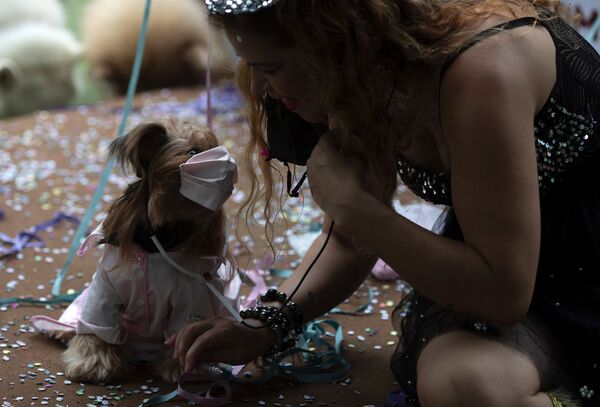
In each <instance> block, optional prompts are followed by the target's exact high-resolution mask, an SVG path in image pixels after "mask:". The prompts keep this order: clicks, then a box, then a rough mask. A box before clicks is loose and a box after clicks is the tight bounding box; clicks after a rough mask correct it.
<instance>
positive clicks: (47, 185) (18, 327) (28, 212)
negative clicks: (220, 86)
mask: <svg viewBox="0 0 600 407" xmlns="http://www.w3.org/2000/svg"><path fill="white" fill-rule="evenodd" d="M199 94H200V89H186V90H173V91H161V92H154V93H147V94H142V95H139V96H138V97H137V99H136V107H137V109H136V112H135V115H134V117H132V119H144V120H146V119H152V118H156V117H164V116H167V115H169V114H175V113H173V112H175V111H176V112H177V114H178V115H183V116H185V115H186V114H188V115H192V116H193V115H194V111H193V109H192V110H191V111H190V112H188V113H185V112H184V113H182V110H185V109H181V108H180V107H181V106H188V107H187V108H188V109H189V106H190V105H189V102H190V101H194V100H196V99H197V98H198V95H199ZM185 103H188V105H185ZM121 105H122V101H120V100H116V101H113V102H109V103H103V104H99V105H95V106H86V107H73V108H68V109H65V110H55V111H50V112H39V113H35V114H32V115H29V116H26V117H21V118H16V119H11V120H5V121H0V170H1V171H2V172H3V173H2V174H0V208H1V209H2V210H3V211H4V219H3V220H0V232H1V233H3V234H6V235H9V236H15V235H16V234H17V233H18V232H20V231H23V230H25V229H27V228H29V227H31V226H34V225H37V224H39V223H41V222H43V221H47V220H49V219H51V218H52V217H53V216H54V214H55V213H56V212H58V211H63V212H65V213H67V214H70V215H73V216H76V217H78V218H81V217H82V215H83V211H84V210H85V209H86V208H87V205H88V203H89V201H90V199H91V196H92V193H93V190H94V187H95V185H96V183H97V182H98V180H99V174H100V172H101V170H102V167H103V164H104V154H105V148H106V145H107V143H108V141H110V140H111V139H112V138H114V137H115V135H116V128H117V126H118V124H119V121H120V117H121V116H120V112H119V107H120V106H121ZM157 106H162V107H161V108H157ZM165 106H166V107H165ZM169 106H170V107H169ZM177 106H180V107H177ZM169 109H171V110H169ZM173 109H174V110H173ZM197 118H199V119H200V120H204V119H203V117H202V115H201V114H198V115H197ZM130 123H131V121H130ZM242 128H243V125H242V123H241V121H240V113H239V112H237V113H236V114H232V113H221V114H217V115H216V117H215V130H216V132H217V134H218V135H219V136H220V137H221V141H222V142H224V143H225V144H226V145H227V147H228V148H230V149H232V150H233V151H234V152H235V151H236V150H237V148H238V146H240V145H242V144H243V137H244V132H243V130H241V129H242ZM239 187H240V189H241V190H243V189H244V185H243V182H242V183H241V185H240V186H239ZM119 190H120V186H119V184H118V183H109V186H108V188H107V190H106V192H105V194H104V199H103V202H102V204H101V205H100V206H101V207H100V208H98V211H97V214H99V213H101V212H102V210H104V209H106V207H107V206H106V205H107V202H110V200H111V199H112V198H114V197H115V196H116V194H118V192H119ZM406 199H410V198H406ZM228 205H229V207H228V209H229V210H230V211H235V209H236V205H237V203H236V202H233V201H230V203H228ZM97 220H98V219H96V220H95V221H93V222H92V223H93V224H96V223H97ZM74 231H75V226H74V225H73V224H70V223H62V224H60V225H58V226H57V227H56V228H54V229H52V230H49V231H45V232H41V233H40V236H41V237H42V238H43V240H44V242H45V247H43V248H26V249H25V250H23V251H22V252H21V253H20V254H19V255H17V256H11V257H4V258H2V259H0V297H15V296H31V297H34V298H40V297H48V296H49V295H50V292H51V287H52V281H53V279H54V277H55V273H56V271H57V270H59V269H60V268H61V267H62V266H63V264H64V261H65V258H66V252H67V250H68V248H69V247H70V245H71V239H72V235H73V234H74ZM259 247H260V243H259V244H257V246H256V249H255V252H254V253H255V254H256V253H262V252H261V250H262V249H258V248H259ZM90 252H91V253H89V254H88V255H86V256H84V257H83V258H76V259H75V260H74V262H73V264H72V266H71V269H70V272H69V274H68V275H67V278H66V279H65V281H64V283H63V286H62V290H63V292H66V291H67V290H69V289H73V290H80V289H82V288H83V287H84V284H85V283H86V282H87V281H89V280H90V278H91V276H92V273H93V272H94V269H95V263H96V260H97V255H98V253H97V252H95V250H91V251H90ZM284 253H290V254H289V256H287V255H286V256H287V257H286V256H284V257H283V258H282V260H281V262H280V263H281V267H285V266H289V264H290V263H291V262H293V261H294V260H296V258H295V257H294V255H293V253H291V252H288V251H284ZM279 281H281V280H278V279H277V278H274V279H273V280H272V281H271V283H275V284H276V283H278V282H279ZM398 284H399V283H397V282H381V281H376V280H375V279H373V278H371V279H369V280H368V281H367V282H366V284H365V286H364V287H362V288H361V289H360V290H359V291H358V292H357V294H356V295H355V296H353V297H352V298H351V299H350V301H349V303H348V304H344V305H343V307H344V308H345V309H352V308H353V307H355V306H357V305H358V304H360V303H363V302H364V301H365V298H366V292H367V287H372V288H373V289H374V290H375V293H376V296H375V298H374V300H373V304H372V307H373V312H372V313H371V314H370V315H364V316H340V315H337V316H333V315H332V316H330V317H331V318H332V319H335V320H337V321H339V322H341V324H342V326H343V328H344V341H343V348H344V355H345V357H346V358H347V360H348V361H349V362H350V363H351V364H352V369H351V371H350V373H349V375H348V378H347V379H346V380H345V381H342V382H339V383H327V384H290V383H287V382H285V381H283V380H275V381H273V382H271V383H269V384H266V385H263V386H253V387H242V386H239V385H236V386H235V387H234V393H233V394H234V395H233V403H232V405H235V406H257V405H267V406H274V405H281V406H286V405H291V406H299V405H315V406H325V405H330V406H331V405H335V406H365V405H373V406H382V405H383V404H384V402H385V401H386V400H387V396H388V392H390V391H393V390H396V389H397V385H396V384H395V383H394V378H393V376H392V374H391V372H390V370H389V358H390V356H391V353H392V351H393V349H394V348H395V345H396V343H397V338H396V337H395V336H394V335H393V332H392V326H391V323H390V321H389V320H386V319H385V315H386V311H387V312H388V313H389V312H391V311H392V309H393V304H396V303H397V302H398V301H399V300H400V298H401V295H402V292H401V290H400V286H399V285H398ZM248 290H249V288H248V287H246V288H244V290H243V292H244V293H247V292H248ZM62 309H63V308H62V307H48V306H46V307H43V306H31V305H19V306H16V305H8V306H3V307H1V308H0V353H2V360H0V402H3V403H4V404H2V406H11V405H14V406H26V405H27V406H28V405H50V406H86V405H102V404H103V401H102V400H104V403H105V405H106V404H108V405H116V406H137V405H138V404H139V403H140V402H141V401H142V400H143V399H145V398H150V397H153V396H157V395H160V394H164V393H168V392H170V391H171V390H173V388H174V387H173V385H172V384H169V383H163V382H160V381H158V380H157V379H153V378H152V377H150V376H149V374H148V373H147V371H145V369H138V370H137V371H136V373H135V374H134V375H132V376H131V377H130V378H129V379H128V380H126V381H124V382H122V383H115V384H113V385H112V386H108V385H103V386H101V385H91V384H85V385H84V384H79V383H76V382H73V383H70V382H69V381H68V380H66V378H65V377H64V376H63V375H61V372H62V365H61V361H60V359H59V355H60V353H61V351H62V350H63V348H62V347H61V345H60V344H58V343H56V342H53V341H51V340H48V339H46V338H45V337H43V336H41V335H40V334H38V333H35V332H34V331H33V328H32V326H31V324H30V323H29V317H30V316H31V315H35V314H45V315H49V316H52V317H56V318H57V317H58V316H59V315H60V313H61V310H62ZM351 331H353V335H350V334H349V333H352V332H351ZM136 393H137V394H136ZM263 402H264V404H263ZM277 403H279V404H277ZM165 405H171V406H173V405H187V402H186V401H184V400H182V399H177V400H176V401H174V402H169V403H167V404H165Z"/></svg>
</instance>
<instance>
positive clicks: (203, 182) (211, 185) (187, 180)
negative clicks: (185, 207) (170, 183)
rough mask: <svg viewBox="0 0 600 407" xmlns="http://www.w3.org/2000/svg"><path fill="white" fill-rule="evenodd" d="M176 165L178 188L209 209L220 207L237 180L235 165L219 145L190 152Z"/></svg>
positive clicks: (224, 149) (213, 209)
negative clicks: (178, 179) (178, 175)
mask: <svg viewBox="0 0 600 407" xmlns="http://www.w3.org/2000/svg"><path fill="white" fill-rule="evenodd" d="M179 168H180V169H181V188H180V189H179V192H180V193H181V194H182V195H183V196H185V197H186V198H188V199H190V200H192V201H194V202H196V203H197V204H199V205H202V206H204V207H205V208H208V209H210V210H212V211H217V210H219V209H221V207H222V206H223V204H224V203H225V201H227V199H229V197H230V196H231V193H232V192H233V185H234V184H235V183H236V182H237V165H236V164H235V161H234V160H233V157H231V155H230V154H229V152H228V151H227V149H226V148H225V147H222V146H219V147H215V148H211V149H210V150H206V151H203V152H201V153H198V154H196V155H194V156H193V157H191V158H190V159H189V160H187V161H186V162H185V163H183V164H181V165H180V166H179Z"/></svg>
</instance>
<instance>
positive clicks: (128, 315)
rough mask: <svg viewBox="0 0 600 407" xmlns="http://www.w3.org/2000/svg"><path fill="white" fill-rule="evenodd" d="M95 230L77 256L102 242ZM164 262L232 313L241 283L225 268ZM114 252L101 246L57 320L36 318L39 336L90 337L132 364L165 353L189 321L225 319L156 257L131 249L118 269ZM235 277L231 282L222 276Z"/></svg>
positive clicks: (205, 261) (214, 260) (205, 262)
mask: <svg viewBox="0 0 600 407" xmlns="http://www.w3.org/2000/svg"><path fill="white" fill-rule="evenodd" d="M103 237H104V236H103V234H102V229H101V226H99V227H98V228H96V230H94V232H92V233H91V234H90V236H89V237H88V238H87V239H86V241H85V242H84V243H83V245H82V246H81V248H80V250H79V254H80V255H83V254H84V253H85V252H86V251H87V249H88V248H89V246H90V245H91V244H93V243H96V242H97V241H99V240H101V239H102V238H103ZM168 254H169V256H170V257H171V258H172V259H173V260H175V261H177V262H178V263H179V264H180V265H181V266H183V267H185V268H186V269H187V270H188V271H190V272H192V273H194V274H196V273H197V275H198V276H203V277H204V278H205V279H206V280H209V281H210V282H211V283H212V284H213V286H215V287H216V288H217V289H218V290H219V291H220V292H221V293H222V294H223V295H224V296H225V298H227V300H228V301H230V302H231V304H232V306H233V307H234V308H235V309H237V308H238V304H237V298H238V294H239V289H240V286H241V280H240V279H239V277H238V276H237V275H235V274H234V273H232V272H231V266H230V265H229V264H227V263H224V262H223V259H222V258H218V257H203V258H195V259H189V258H188V259H185V258H184V257H183V256H181V255H180V254H178V253H177V252H169V253H168ZM118 257H119V248H118V247H117V246H114V245H111V244H105V245H104V252H103V254H102V257H101V259H100V261H99V262H98V266H97V268H96V272H95V273H94V276H93V278H92V282H91V283H90V285H89V287H88V288H86V289H85V290H84V291H83V292H82V293H81V294H80V295H79V296H78V297H77V298H76V299H75V301H74V302H73V303H71V304H70V305H69V307H68V308H67V309H66V310H65V311H64V313H63V314H62V315H61V317H60V318H59V319H58V320H55V319H52V318H49V317H47V316H42V315H37V316H33V317H32V318H31V322H32V323H33V325H34V326H35V327H36V328H37V329H38V330H40V331H49V330H61V331H71V330H75V331H76V332H77V333H78V334H93V335H96V336H98V337H99V338H101V339H102V340H104V341H105V342H107V343H111V344H116V345H124V346H125V347H126V348H127V349H129V350H130V351H131V352H132V354H133V355H134V358H135V359H136V360H140V361H141V360H144V361H152V360H154V359H156V358H157V357H158V356H159V353H160V352H161V351H163V350H165V349H166V348H167V346H166V345H165V344H164V341H165V339H166V338H168V337H169V336H170V335H171V334H173V333H175V332H177V331H178V330H179V329H180V328H181V327H182V326H183V325H184V323H185V321H186V320H188V319H190V318H198V317H205V318H211V317H214V316H218V315H229V312H228V311H227V310H226V308H225V306H224V305H223V304H222V303H221V302H220V301H219V300H218V299H217V298H216V297H215V295H214V294H213V293H211V291H210V290H209V289H208V287H207V285H206V283H204V282H203V281H202V280H201V279H196V278H192V277H190V276H187V275H185V274H183V273H182V272H180V271H178V270H177V269H176V268H175V267H173V266H172V265H171V264H169V263H168V262H167V260H166V259H165V258H164V257H163V256H162V255H161V254H160V253H148V252H146V251H144V250H142V249H141V248H140V247H136V248H135V249H134V252H133V254H132V256H131V258H130V260H129V261H128V262H127V263H126V264H121V265H120V266H119V267H117V268H115V265H117V263H118ZM228 275H229V276H230V275H235V277H234V278H233V279H231V281H229V280H227V276H228Z"/></svg>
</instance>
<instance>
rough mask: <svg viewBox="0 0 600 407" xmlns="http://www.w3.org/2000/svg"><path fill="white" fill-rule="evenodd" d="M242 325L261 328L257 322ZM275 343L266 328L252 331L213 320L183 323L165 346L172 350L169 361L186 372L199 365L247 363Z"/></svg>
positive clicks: (273, 337)
mask: <svg viewBox="0 0 600 407" xmlns="http://www.w3.org/2000/svg"><path fill="white" fill-rule="evenodd" d="M245 321H246V323H248V324H253V325H256V326H259V325H262V324H261V323H260V322H259V321H253V320H245ZM276 340H277V338H276V335H275V333H274V332H273V330H271V329H270V328H268V327H265V328H259V329H253V328H249V327H247V326H245V325H242V324H241V323H239V322H237V321H234V320H232V319H228V318H225V317H216V318H212V319H205V320H202V321H195V322H190V323H187V324H186V325H185V326H184V327H183V328H181V330H180V331H179V332H177V333H175V334H173V335H172V336H171V337H170V338H169V339H167V341H166V342H165V343H166V344H167V345H169V346H173V348H174V352H173V357H174V358H177V359H179V363H180V365H181V366H182V367H183V368H184V371H185V372H189V371H191V370H192V369H193V368H194V367H195V366H196V365H197V364H198V363H201V362H205V363H210V362H222V363H228V364H236V365H237V364H245V363H248V362H250V361H252V360H254V359H255V358H256V357H257V356H260V355H263V354H264V353H266V352H267V351H268V350H269V349H271V347H272V346H273V345H274V344H275V343H276Z"/></svg>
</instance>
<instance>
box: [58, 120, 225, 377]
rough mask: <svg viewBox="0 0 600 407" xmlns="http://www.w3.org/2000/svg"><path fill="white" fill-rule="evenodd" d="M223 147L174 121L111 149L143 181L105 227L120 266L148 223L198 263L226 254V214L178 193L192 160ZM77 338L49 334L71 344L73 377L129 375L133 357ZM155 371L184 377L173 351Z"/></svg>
mask: <svg viewBox="0 0 600 407" xmlns="http://www.w3.org/2000/svg"><path fill="white" fill-rule="evenodd" d="M217 145H218V143H217V139H216V137H215V136H214V135H213V133H212V132H211V131H209V130H206V129H203V128H200V127H196V126H193V125H190V124H185V123H179V122H175V121H170V122H166V123H151V124H143V125H140V126H138V127H136V128H135V129H134V130H133V131H131V132H130V133H129V134H127V135H126V136H125V137H123V138H120V139H117V140H115V141H113V142H112V144H111V145H110V147H109V154H110V156H111V157H114V158H116V160H117V162H118V163H119V164H120V165H121V166H122V167H123V168H126V167H128V166H130V167H133V169H134V171H135V173H136V175H137V176H138V177H140V179H139V180H138V181H136V182H133V183H132V184H130V185H129V186H128V187H127V189H126V191H125V192H124V193H123V194H122V195H121V196H120V197H119V198H118V199H116V200H115V201H114V203H113V204H112V205H111V206H110V208H109V210H108V215H107V217H106V219H105V220H104V223H103V229H104V235H105V236H106V238H107V239H108V240H109V241H111V242H118V246H119V260H120V262H121V261H126V260H128V259H129V256H130V255H131V254H132V249H133V247H134V243H135V242H134V235H135V233H136V230H137V231H138V233H139V231H140V230H142V231H146V230H147V231H148V236H149V234H150V231H149V230H150V228H149V225H148V222H150V224H151V226H152V229H154V230H160V229H163V230H165V228H167V229H166V230H168V231H169V234H170V235H173V236H174V238H175V241H178V242H180V243H179V244H177V245H176V246H174V248H173V249H175V250H177V251H179V252H183V253H189V254H190V255H192V252H193V256H194V257H198V256H214V255H221V254H222V250H223V247H224V245H225V239H226V237H225V228H226V223H225V215H224V213H223V210H219V211H217V212H212V211H210V210H209V209H206V208H204V207H202V206H200V205H198V204H196V203H194V202H192V201H191V200H188V199H187V198H185V197H184V196H183V195H181V194H180V193H179V188H180V185H181V181H180V170H179V165H180V164H182V163H184V162H185V161H187V160H188V158H189V157H190V156H191V155H192V154H195V153H198V152H201V151H205V150H207V149H210V148H213V147H216V146H217ZM146 213H147V216H146ZM183 225H186V226H185V227H183ZM163 244H164V242H163ZM115 272H118V271H115ZM73 335H74V334H73V333H71V332H55V331H51V332H48V336H50V337H53V338H55V339H57V340H60V341H63V342H68V345H67V346H68V349H67V350H66V351H65V352H64V353H63V355H62V359H63V361H64V363H65V374H66V376H67V377H69V378H71V379H76V380H81V381H87V382H95V383H98V382H100V383H102V382H110V381H113V380H116V379H119V378H122V377H123V376H125V375H126V374H127V373H128V372H129V365H130V363H129V362H130V361H131V357H130V355H129V354H128V353H127V352H126V351H125V349H124V347H123V346H121V345H114V344H109V343H105V342H104V341H103V340H101V339H100V338H99V337H97V336H95V335H89V334H88V335H83V334H77V335H74V336H73ZM153 371H154V373H155V374H157V375H158V376H159V377H161V378H162V379H163V380H165V381H170V382H173V381H176V380H177V379H178V378H179V376H180V375H181V367H180V366H179V363H178V361H177V360H174V359H173V357H172V350H171V349H165V353H164V355H162V357H161V358H160V359H159V360H158V361H157V362H155V363H154V365H153Z"/></svg>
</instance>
